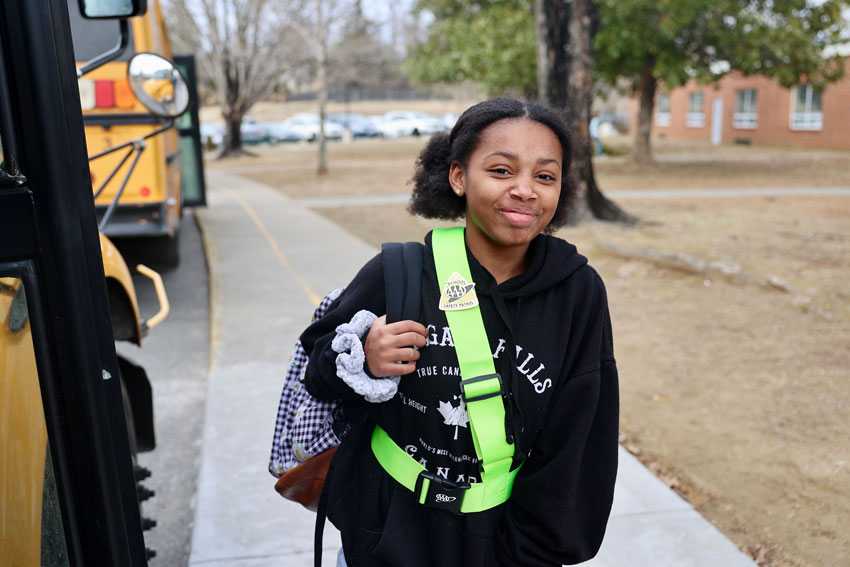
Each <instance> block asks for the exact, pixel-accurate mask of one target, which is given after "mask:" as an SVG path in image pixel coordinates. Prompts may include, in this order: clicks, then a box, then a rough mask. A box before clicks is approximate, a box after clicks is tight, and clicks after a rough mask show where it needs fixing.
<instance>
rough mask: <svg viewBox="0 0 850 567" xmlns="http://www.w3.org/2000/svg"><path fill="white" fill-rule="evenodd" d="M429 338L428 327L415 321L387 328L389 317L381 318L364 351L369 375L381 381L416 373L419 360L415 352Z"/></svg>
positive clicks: (393, 324)
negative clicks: (385, 377)
mask: <svg viewBox="0 0 850 567" xmlns="http://www.w3.org/2000/svg"><path fill="white" fill-rule="evenodd" d="M427 336H428V331H427V329H426V328H425V326H424V325H422V324H421V323H417V322H416V321H398V322H396V323H391V324H389V325H388V324H387V322H386V317H379V318H378V319H376V320H375V322H374V323H372V328H371V329H369V334H368V335H367V336H366V344H365V348H364V350H365V351H366V362H367V364H368V365H369V371H370V372H371V373H372V375H373V376H375V377H378V378H380V377H384V376H393V375H404V374H410V373H411V372H413V371H415V370H416V361H417V360H419V356H420V354H419V351H418V350H416V348H421V347H424V346H425V344H426V342H427ZM414 347H416V348H414Z"/></svg>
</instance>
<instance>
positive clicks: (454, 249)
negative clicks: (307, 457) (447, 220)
mask: <svg viewBox="0 0 850 567" xmlns="http://www.w3.org/2000/svg"><path fill="white" fill-rule="evenodd" d="M431 245H432V248H433V250H434V262H435V265H436V269H437V281H438V284H439V285H440V290H441V292H442V294H441V300H440V308H441V309H443V310H444V311H445V312H446V318H447V319H448V322H449V328H450V329H451V333H452V340H453V342H454V344H455V351H456V352H457V357H458V363H459V365H460V371H461V377H462V380H461V382H460V392H461V396H462V398H463V400H464V403H465V404H466V409H467V413H468V415H469V424H470V430H471V432H472V439H473V443H474V445H475V453H476V455H477V457H478V459H479V461H481V466H482V470H481V482H479V483H475V484H472V485H470V484H457V483H452V482H449V481H447V480H445V479H443V478H441V477H437V476H435V475H434V474H431V473H429V472H428V471H427V470H426V469H425V468H424V467H423V466H422V465H420V464H419V463H418V462H417V461H416V460H415V459H413V458H412V457H410V456H409V455H408V454H407V453H406V452H405V451H404V450H403V449H401V448H400V447H399V446H398V445H397V444H396V443H395V442H394V441H393V440H392V439H391V438H390V437H389V435H387V433H386V432H385V431H384V430H383V429H381V428H380V427H378V426H376V427H375V430H374V432H373V434H372V452H373V453H374V454H375V458H376V459H377V460H378V462H379V463H380V464H381V466H382V467H383V468H384V470H385V471H387V473H388V474H389V475H390V476H392V477H393V478H394V479H395V480H396V481H398V482H399V484H401V485H402V486H405V487H406V488H407V489H408V490H411V491H412V492H413V493H414V494H415V495H416V497H417V499H418V500H419V502H420V503H421V504H425V505H428V506H431V507H434V508H441V509H446V510H449V511H451V512H455V513H467V512H480V511H483V510H487V509H489V508H493V507H495V506H498V505H499V504H501V503H503V502H505V501H506V500H507V499H508V498H509V497H510V494H511V490H512V489H513V482H514V479H515V478H516V475H517V473H518V472H519V467H517V468H516V469H514V470H513V471H511V464H512V462H513V455H514V446H513V445H512V444H511V443H509V442H508V440H507V437H506V435H505V397H506V395H507V390H506V388H505V385H504V384H503V382H502V378H501V376H500V375H499V374H498V373H496V371H495V366H494V364H493V355H492V353H491V350H490V343H489V340H488V339H487V333H486V330H485V328H484V322H483V320H482V318H481V309H480V308H479V306H478V300H477V297H476V295H475V290H474V282H473V280H472V275H471V272H470V269H469V262H468V259H467V256H466V243H465V241H464V229H463V228H453V229H436V230H434V231H433V232H432V234H431Z"/></svg>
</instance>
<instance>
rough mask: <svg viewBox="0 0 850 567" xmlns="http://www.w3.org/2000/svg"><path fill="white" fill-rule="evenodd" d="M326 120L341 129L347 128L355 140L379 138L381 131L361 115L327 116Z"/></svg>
mask: <svg viewBox="0 0 850 567" xmlns="http://www.w3.org/2000/svg"><path fill="white" fill-rule="evenodd" d="M328 120H329V121H331V122H333V123H334V124H339V125H340V126H342V127H343V128H348V129H349V130H351V135H352V136H354V137H355V138H374V137H377V136H381V131H380V130H379V129H378V128H377V127H376V126H375V124H374V122H372V121H371V120H370V119H368V118H366V117H365V116H363V115H362V114H345V113H338V114H329V115H328Z"/></svg>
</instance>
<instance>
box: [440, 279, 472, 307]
mask: <svg viewBox="0 0 850 567" xmlns="http://www.w3.org/2000/svg"><path fill="white" fill-rule="evenodd" d="M476 306H478V296H477V295H475V282H468V281H466V278H464V277H463V276H462V275H460V274H459V273H457V272H455V273H453V274H452V275H451V276H450V277H449V281H447V282H446V285H445V286H444V287H443V294H442V295H441V296H440V309H442V310H443V311H461V310H463V309H471V308H473V307H476Z"/></svg>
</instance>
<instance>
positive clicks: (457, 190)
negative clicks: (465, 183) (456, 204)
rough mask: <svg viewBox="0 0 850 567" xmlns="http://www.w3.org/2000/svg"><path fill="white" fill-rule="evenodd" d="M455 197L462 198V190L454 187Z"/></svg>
mask: <svg viewBox="0 0 850 567" xmlns="http://www.w3.org/2000/svg"><path fill="white" fill-rule="evenodd" d="M455 195H457V196H458V197H461V196H463V189H460V188H458V187H455Z"/></svg>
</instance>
